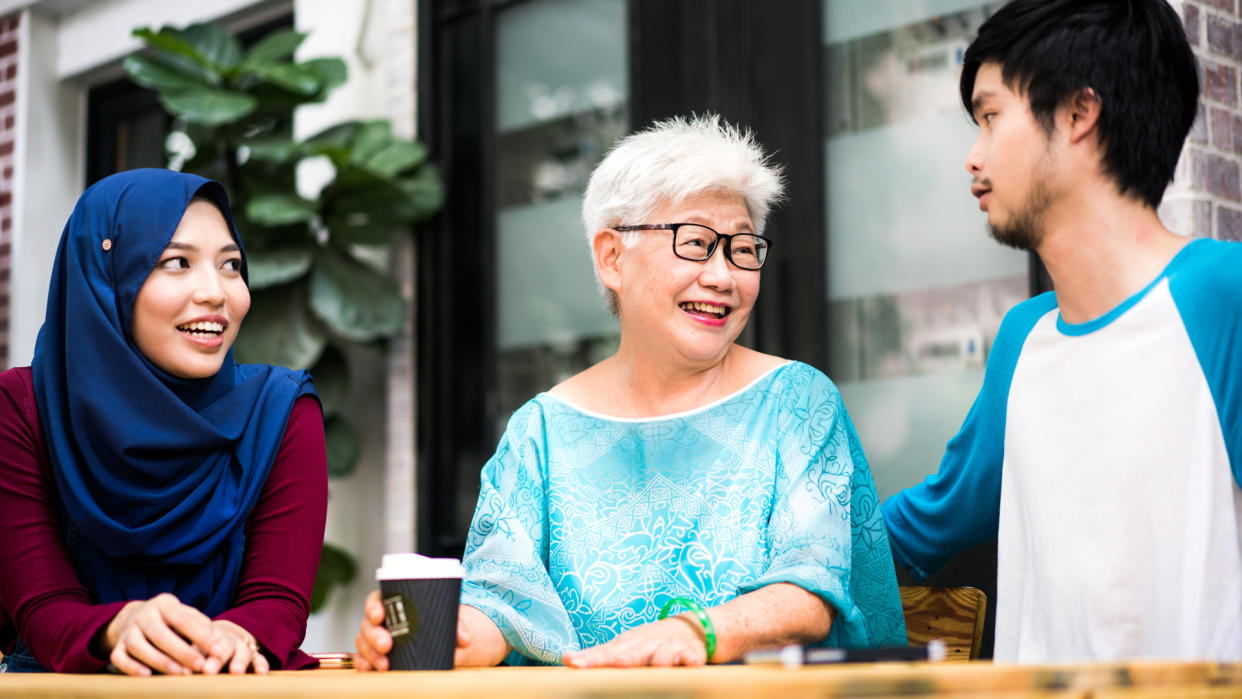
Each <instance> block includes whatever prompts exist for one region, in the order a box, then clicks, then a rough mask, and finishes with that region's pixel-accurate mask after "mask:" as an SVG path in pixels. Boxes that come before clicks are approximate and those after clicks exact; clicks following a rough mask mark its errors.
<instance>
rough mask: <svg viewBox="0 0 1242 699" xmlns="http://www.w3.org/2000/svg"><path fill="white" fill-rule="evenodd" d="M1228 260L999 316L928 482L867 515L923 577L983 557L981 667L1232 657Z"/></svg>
mask: <svg viewBox="0 0 1242 699" xmlns="http://www.w3.org/2000/svg"><path fill="white" fill-rule="evenodd" d="M1239 483H1242V245H1239V244H1237V243H1225V242H1221V241H1214V240H1196V241H1193V242H1191V243H1189V244H1188V245H1186V247H1185V248H1183V249H1182V250H1181V251H1180V252H1179V253H1178V254H1177V256H1176V257H1174V258H1173V260H1172V261H1171V262H1170V263H1169V265H1168V266H1167V267H1166V268H1165V269H1164V271H1163V272H1162V273H1161V274H1160V276H1159V277H1157V278H1156V279H1155V280H1154V281H1153V282H1152V283H1151V284H1149V285H1148V286H1147V288H1145V289H1143V290H1142V291H1140V292H1138V293H1137V294H1135V295H1134V296H1132V297H1131V298H1129V299H1127V300H1126V301H1125V302H1124V303H1122V304H1121V305H1120V306H1118V307H1117V308H1115V309H1113V310H1112V311H1110V312H1109V313H1107V314H1105V315H1104V316H1102V317H1100V318H1097V319H1095V320H1093V321H1090V322H1087V323H1082V324H1077V325H1075V324H1070V323H1066V322H1065V321H1064V320H1062V319H1061V317H1060V313H1059V312H1058V310H1057V303H1056V298H1055V296H1054V295H1053V294H1051V293H1048V294H1044V295H1041V296H1038V297H1035V298H1033V299H1030V300H1028V301H1026V302H1024V303H1022V304H1019V305H1018V306H1016V307H1014V308H1013V309H1012V310H1011V311H1010V312H1009V313H1008V314H1007V315H1006V317H1005V320H1004V322H1003V323H1002V325H1001V328H1000V332H999V333H998V335H997V337H996V342H995V343H994V344H993V347H992V352H991V356H990V357H989V359H988V367H987V371H986V374H985V377H984V382H983V388H982V390H981V391H980V393H979V397H978V398H977V399H976V400H975V404H974V406H973V407H972V408H971V410H970V413H969V414H968V415H967V417H966V422H965V424H964V425H963V426H962V429H961V431H960V432H959V433H958V434H957V436H955V437H954V438H953V439H952V440H951V441H950V442H949V445H948V450H947V452H946V454H945V456H944V459H943V461H941V463H940V470H939V472H938V473H936V474H934V475H932V476H929V477H928V478H927V479H926V480H925V481H924V482H923V483H921V484H919V485H917V486H915V487H913V488H910V489H908V490H906V491H903V492H901V493H898V494H897V495H895V496H893V497H892V498H890V499H889V500H887V501H886V502H885V503H884V506H883V512H884V519H885V522H886V524H887V525H888V529H889V535H890V538H891V542H892V547H893V551H894V555H895V557H896V558H897V560H898V561H899V562H900V563H902V565H904V566H906V567H907V568H908V569H909V570H910V571H911V572H912V573H913V574H915V575H916V576H918V577H924V576H926V575H927V574H928V573H930V572H932V571H934V570H935V569H937V568H939V567H940V566H941V565H942V564H943V563H945V562H946V561H947V560H948V559H949V558H950V557H952V556H953V555H954V554H955V553H957V552H958V551H961V550H962V549H965V548H967V547H969V546H973V545H975V544H978V543H982V542H985V541H990V540H992V539H993V538H996V539H997V542H998V561H997V593H996V596H997V600H996V605H997V608H996V647H995V657H996V659H997V660H999V661H1010V662H1013V661H1017V662H1055V661H1073V660H1114V659H1122V658H1186V659H1191V658H1201V659H1214V660H1232V661H1238V660H1242V489H1240V488H1239Z"/></svg>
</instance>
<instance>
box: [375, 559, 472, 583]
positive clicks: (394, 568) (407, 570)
mask: <svg viewBox="0 0 1242 699" xmlns="http://www.w3.org/2000/svg"><path fill="white" fill-rule="evenodd" d="M464 574H465V569H464V568H462V566H461V561H459V560H457V559H456V558H429V557H427V556H420V555H418V554H417V553H386V554H384V558H383V560H382V561H380V567H379V568H378V569H376V571H375V579H376V580H422V579H438V578H460V577H463V576H464Z"/></svg>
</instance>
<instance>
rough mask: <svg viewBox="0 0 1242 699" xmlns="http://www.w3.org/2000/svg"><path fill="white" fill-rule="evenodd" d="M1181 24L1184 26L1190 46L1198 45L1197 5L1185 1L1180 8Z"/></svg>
mask: <svg viewBox="0 0 1242 699" xmlns="http://www.w3.org/2000/svg"><path fill="white" fill-rule="evenodd" d="M1182 26H1183V27H1185V28H1186V39H1187V40H1188V41H1189V42H1190V45H1191V46H1198V45H1199V6H1198V5H1192V4H1190V3H1186V5H1185V6H1184V7H1183V8H1182Z"/></svg>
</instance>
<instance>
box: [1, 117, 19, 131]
mask: <svg viewBox="0 0 1242 699" xmlns="http://www.w3.org/2000/svg"><path fill="white" fill-rule="evenodd" d="M15 123H17V122H16V120H14V119H13V116H12V115H11V114H10V115H9V116H6V117H5V118H4V128H5V130H8V129H11V128H13V124H15Z"/></svg>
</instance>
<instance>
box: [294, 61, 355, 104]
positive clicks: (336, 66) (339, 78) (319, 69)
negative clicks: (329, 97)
mask: <svg viewBox="0 0 1242 699" xmlns="http://www.w3.org/2000/svg"><path fill="white" fill-rule="evenodd" d="M298 65H300V66H304V67H306V68H309V69H310V70H313V71H315V72H316V73H318V74H319V82H320V84H321V85H323V89H324V94H325V96H326V94H327V93H328V92H331V91H332V90H335V89H336V88H338V87H340V86H341V85H344V84H345V80H346V79H347V78H348V77H349V68H348V67H347V66H346V65H345V61H342V60H341V59H339V58H312V59H311V60H309V61H302V62H301V63H299V64H298Z"/></svg>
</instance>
